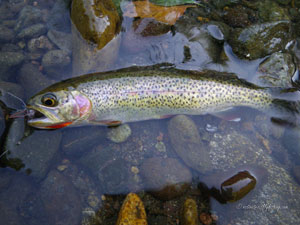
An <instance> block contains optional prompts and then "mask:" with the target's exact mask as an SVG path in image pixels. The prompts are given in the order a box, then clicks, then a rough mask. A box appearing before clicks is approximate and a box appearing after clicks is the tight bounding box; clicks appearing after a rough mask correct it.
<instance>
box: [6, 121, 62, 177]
mask: <svg viewBox="0 0 300 225" xmlns="http://www.w3.org/2000/svg"><path fill="white" fill-rule="evenodd" d="M20 122H21V121H20ZM11 129H13V128H11ZM10 133H11V134H9V136H8V139H10V136H11V135H15V133H12V132H10ZM60 140H61V133H60V131H58V130H57V131H54V132H47V131H36V132H34V133H32V134H31V135H30V136H28V137H25V138H23V139H15V141H10V140H9V141H7V142H6V150H8V151H9V154H8V156H7V158H8V160H9V161H11V163H13V162H15V161H19V165H18V166H19V167H21V168H22V171H23V172H25V173H27V174H30V176H33V177H36V178H38V179H41V178H43V177H44V176H45V175H46V173H47V172H48V170H49V168H50V166H51V162H52V160H54V159H55V154H56V152H57V151H58V149H59V144H60ZM11 166H14V165H11ZM21 168H19V169H21Z"/></svg>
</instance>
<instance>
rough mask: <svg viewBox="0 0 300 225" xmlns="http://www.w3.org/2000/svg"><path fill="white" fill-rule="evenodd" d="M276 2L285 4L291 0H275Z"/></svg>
mask: <svg viewBox="0 0 300 225" xmlns="http://www.w3.org/2000/svg"><path fill="white" fill-rule="evenodd" d="M276 2H278V3H280V4H282V5H287V4H289V3H290V2H291V0H276Z"/></svg>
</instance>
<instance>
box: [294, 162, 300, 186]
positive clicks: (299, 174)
mask: <svg viewBox="0 0 300 225" xmlns="http://www.w3.org/2000/svg"><path fill="white" fill-rule="evenodd" d="M293 175H294V177H295V179H296V181H297V182H298V184H299V185H300V166H294V167H293Z"/></svg>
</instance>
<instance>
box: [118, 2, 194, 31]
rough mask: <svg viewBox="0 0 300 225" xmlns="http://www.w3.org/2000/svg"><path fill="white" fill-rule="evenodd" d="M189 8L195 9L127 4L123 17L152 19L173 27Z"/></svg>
mask: <svg viewBox="0 0 300 225" xmlns="http://www.w3.org/2000/svg"><path fill="white" fill-rule="evenodd" d="M189 7H195V5H178V6H160V5H155V4H152V3H151V2H149V1H135V2H131V3H128V5H127V6H126V7H125V12H124V14H123V15H124V16H128V17H141V18H154V19H156V20H157V21H160V22H163V23H167V24H170V25H173V24H175V22H176V20H177V19H178V18H179V17H180V16H182V15H183V13H184V12H185V10H186V9H187V8H189Z"/></svg>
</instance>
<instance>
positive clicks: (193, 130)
mask: <svg viewBox="0 0 300 225" xmlns="http://www.w3.org/2000/svg"><path fill="white" fill-rule="evenodd" d="M168 132H169V136H170V139H171V143H172V145H173V148H174V150H175V151H176V153H177V154H178V156H179V157H180V158H181V159H182V160H183V161H184V163H185V164H186V165H187V166H189V167H191V168H193V169H195V170H197V171H198V172H200V173H203V174H204V173H206V172H207V171H210V170H211V169H212V164H211V159H210V156H209V152H208V149H206V148H205V147H204V145H203V143H202V142H201V139H200V135H199V132H198V130H197V127H196V125H195V124H194V122H193V121H192V120H191V119H190V118H188V117H187V116H184V115H179V116H176V117H174V118H172V119H171V120H170V122H169V125H168Z"/></svg>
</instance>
